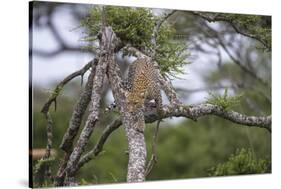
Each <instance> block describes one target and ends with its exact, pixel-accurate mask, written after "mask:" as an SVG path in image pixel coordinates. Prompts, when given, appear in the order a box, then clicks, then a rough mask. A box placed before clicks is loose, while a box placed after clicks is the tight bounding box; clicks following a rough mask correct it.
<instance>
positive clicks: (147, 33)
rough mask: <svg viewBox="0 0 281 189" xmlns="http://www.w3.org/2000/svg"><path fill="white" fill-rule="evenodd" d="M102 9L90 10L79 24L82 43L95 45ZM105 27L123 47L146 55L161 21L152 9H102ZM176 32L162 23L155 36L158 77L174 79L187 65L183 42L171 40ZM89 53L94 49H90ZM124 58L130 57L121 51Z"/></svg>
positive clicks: (106, 7) (112, 7)
mask: <svg viewBox="0 0 281 189" xmlns="http://www.w3.org/2000/svg"><path fill="white" fill-rule="evenodd" d="M101 10H102V9H101V8H100V7H97V6H95V7H94V8H92V9H90V11H89V15H88V16H87V17H86V18H84V19H83V20H82V21H81V25H82V26H83V27H84V28H85V29H86V36H85V38H84V40H85V41H89V42H96V41H97V35H98V33H99V31H100V28H101V14H102V11H101ZM104 10H105V17H106V24H107V25H109V26H111V27H112V28H113V30H114V32H115V33H116V35H117V36H118V37H119V38H120V39H121V41H122V43H123V45H126V44H130V45H132V46H134V47H136V48H138V49H139V50H141V51H144V52H145V53H149V52H151V50H152V48H153V45H152V42H151V41H152V37H153V30H154V27H155V22H156V21H157V20H158V19H160V18H159V17H157V16H154V15H153V14H152V11H151V9H146V8H130V7H116V6H105V7H104ZM175 33H176V32H175V29H174V27H172V26H171V25H170V24H168V23H163V24H162V26H161V27H160V30H159V33H158V35H157V39H156V42H157V47H156V57H155V59H156V61H157V62H158V64H159V66H160V70H161V73H163V74H164V73H167V74H169V75H171V76H174V75H175V73H182V70H181V68H182V66H183V65H185V64H187V63H188V62H187V61H186V58H187V57H188V55H189V54H188V53H187V46H186V44H185V43H184V42H182V41H175V40H173V38H174V35H175ZM85 48H90V49H93V48H94V49H96V48H98V47H97V46H96V47H95V46H93V44H92V43H91V45H90V46H89V47H85ZM122 53H123V56H125V55H132V54H130V52H127V51H126V50H123V52H122Z"/></svg>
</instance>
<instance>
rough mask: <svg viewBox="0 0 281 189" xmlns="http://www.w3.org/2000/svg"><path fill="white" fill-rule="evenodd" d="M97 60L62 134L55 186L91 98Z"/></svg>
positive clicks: (59, 184)
mask: <svg viewBox="0 0 281 189" xmlns="http://www.w3.org/2000/svg"><path fill="white" fill-rule="evenodd" d="M97 62H98V60H97V59H95V60H94V61H93V62H92V63H93V64H92V70H91V73H90V75H89V76H88V80H87V83H86V85H85V89H84V90H83V92H82V93H81V95H80V97H79V100H78V101H77V103H76V105H75V106H74V110H73V113H72V116H71V118H70V121H69V127H68V129H67V131H66V133H65V134H64V136H63V140H62V143H61V145H60V148H61V149H62V150H64V151H65V154H64V158H63V160H62V161H61V163H60V166H59V169H58V171H57V175H56V177H55V186H62V185H63V182H64V178H65V174H64V169H65V167H66V165H67V162H68V160H69V156H70V154H71V152H72V149H73V140H74V138H75V136H76V135H77V133H78V131H79V128H80V125H81V122H82V119H83V116H84V114H85V112H86V109H87V106H88V104H89V102H90V100H91V94H92V89H93V78H94V74H95V70H96V64H97Z"/></svg>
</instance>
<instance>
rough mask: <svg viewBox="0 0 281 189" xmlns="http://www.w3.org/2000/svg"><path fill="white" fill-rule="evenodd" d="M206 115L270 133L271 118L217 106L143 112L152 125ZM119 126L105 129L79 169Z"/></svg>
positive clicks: (113, 125)
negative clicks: (159, 112) (157, 122)
mask: <svg viewBox="0 0 281 189" xmlns="http://www.w3.org/2000/svg"><path fill="white" fill-rule="evenodd" d="M207 115H215V116H218V117H221V118H224V119H227V120H229V121H231V122H233V123H237V124H239V125H241V126H244V127H249V126H250V127H259V128H264V129H266V130H268V131H269V132H271V116H265V117H263V116H261V117H256V116H247V115H243V114H241V113H238V112H234V111H226V110H224V109H223V108H221V107H219V106H215V105H211V104H199V105H195V106H185V105H180V106H178V108H175V107H173V106H167V105H166V106H164V107H163V114H162V116H161V117H159V114H157V111H156V107H155V106H154V104H150V105H149V106H147V107H146V110H145V122H146V123H153V122H155V121H159V120H162V119H165V118H170V117H172V116H175V117H186V118H189V119H192V120H197V119H199V118H200V117H203V116H207ZM121 124H122V122H119V120H118V119H117V120H115V121H113V122H112V123H111V124H110V125H108V126H107V127H106V129H105V130H104V131H103V134H102V136H101V137H100V139H99V140H98V142H97V144H96V146H95V147H94V149H93V150H91V151H90V153H87V154H86V155H85V156H83V158H82V159H81V161H79V167H80V166H83V165H84V164H85V163H87V162H89V161H90V160H92V159H93V158H94V157H96V156H97V155H98V154H99V152H100V150H97V149H102V146H103V145H104V144H105V142H106V140H107V138H108V137H109V136H110V134H111V133H112V132H113V131H115V130H116V129H118V128H119V127H120V125H121ZM155 138H156V137H155ZM97 146H99V147H97Z"/></svg>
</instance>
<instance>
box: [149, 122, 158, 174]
mask: <svg viewBox="0 0 281 189" xmlns="http://www.w3.org/2000/svg"><path fill="white" fill-rule="evenodd" d="M159 126H160V120H158V122H157V125H156V128H155V132H154V135H153V141H152V150H151V151H152V152H151V153H152V155H151V159H150V161H149V162H148V164H147V167H146V170H145V176H146V177H147V176H148V175H149V173H150V172H151V170H152V168H153V167H154V165H155V164H156V163H157V152H156V143H157V135H158V131H159Z"/></svg>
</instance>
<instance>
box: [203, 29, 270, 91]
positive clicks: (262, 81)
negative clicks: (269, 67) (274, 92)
mask: <svg viewBox="0 0 281 189" xmlns="http://www.w3.org/2000/svg"><path fill="white" fill-rule="evenodd" d="M205 26H206V27H207V28H208V29H209V31H210V32H212V34H213V36H214V37H216V39H217V41H218V44H219V45H220V46H221V47H222V48H223V49H224V51H225V52H226V54H227V55H228V56H229V58H230V59H231V60H232V61H233V62H234V63H235V64H236V65H238V66H239V67H240V68H241V69H242V70H243V71H244V72H246V73H248V74H249V76H251V77H252V78H254V79H256V80H257V81H259V82H260V83H261V84H263V85H265V86H268V85H269V84H268V83H267V82H266V81H264V80H263V79H262V78H260V77H259V76H258V75H257V74H256V73H255V72H254V71H252V70H250V69H249V68H248V67H246V66H245V65H243V64H242V63H241V62H240V61H239V60H238V59H236V58H235V57H234V56H233V55H232V54H231V53H230V51H229V49H228V48H227V46H226V45H225V44H224V42H223V40H222V38H221V37H220V36H219V35H218V34H217V32H216V31H215V30H214V29H213V28H211V27H210V26H208V25H207V24H205Z"/></svg>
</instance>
